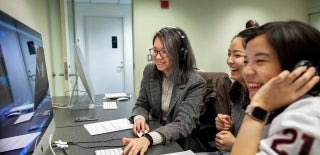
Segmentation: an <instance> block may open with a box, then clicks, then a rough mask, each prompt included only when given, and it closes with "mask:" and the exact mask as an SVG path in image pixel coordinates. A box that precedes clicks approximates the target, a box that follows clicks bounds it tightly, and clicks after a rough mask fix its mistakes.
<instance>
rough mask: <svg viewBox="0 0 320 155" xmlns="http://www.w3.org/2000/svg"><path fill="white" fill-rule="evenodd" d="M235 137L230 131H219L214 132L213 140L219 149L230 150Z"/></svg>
mask: <svg viewBox="0 0 320 155" xmlns="http://www.w3.org/2000/svg"><path fill="white" fill-rule="evenodd" d="M235 141H236V138H235V137H234V136H233V134H232V133H231V132H230V131H220V132H218V133H217V134H216V138H215V142H216V147H217V149H219V150H224V151H230V150H231V148H232V145H233V143H234V142H235Z"/></svg>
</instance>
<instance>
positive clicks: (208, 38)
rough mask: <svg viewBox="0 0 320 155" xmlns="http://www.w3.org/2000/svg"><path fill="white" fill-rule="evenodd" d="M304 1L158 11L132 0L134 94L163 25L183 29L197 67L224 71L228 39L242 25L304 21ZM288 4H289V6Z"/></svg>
mask: <svg viewBox="0 0 320 155" xmlns="http://www.w3.org/2000/svg"><path fill="white" fill-rule="evenodd" d="M306 3H307V2H306V1H305V0H281V1H279V0H268V1H262V0H241V1H234V0H201V1H199V0H197V1H196V0H169V9H161V7H160V2H159V1H158V0H134V1H133V32H134V39H133V40H134V58H135V59H134V62H135V71H134V72H135V89H136V90H135V92H136V93H138V92H139V87H140V80H141V78H142V72H143V69H144V66H145V65H146V64H147V63H148V62H147V59H146V54H147V53H148V49H149V48H150V47H152V37H153V35H154V34H155V32H156V31H158V30H159V29H161V28H162V27H164V26H168V25H173V26H178V27H181V28H182V29H184V30H185V31H186V33H187V35H188V37H189V39H190V41H191V44H192V46H193V50H194V52H195V56H196V59H197V64H198V68H199V69H201V70H203V71H215V72H227V73H229V69H228V67H227V65H226V63H225V59H226V56H227V49H228V47H229V43H230V41H231V38H232V37H233V36H234V35H235V34H236V33H237V32H239V31H240V30H242V29H244V27H245V22H246V21H247V20H249V19H255V20H257V21H258V22H259V23H260V24H263V23H266V22H269V21H274V20H288V19H295V20H300V21H304V22H307V21H308V16H307V4H306ZM288 4H290V5H288Z"/></svg>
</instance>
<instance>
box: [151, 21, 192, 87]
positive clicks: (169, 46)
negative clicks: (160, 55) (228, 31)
mask: <svg viewBox="0 0 320 155" xmlns="http://www.w3.org/2000/svg"><path fill="white" fill-rule="evenodd" d="M181 37H183V39H182V38H181ZM156 38H159V39H160V40H161V42H162V43H163V45H164V48H165V50H166V52H167V54H168V57H169V59H170V60H171V61H172V68H171V69H170V73H169V76H168V77H166V78H167V80H169V81H171V82H173V83H174V84H183V83H186V82H187V81H188V77H189V74H190V73H191V72H193V71H195V69H196V60H195V57H194V54H193V50H192V47H191V44H190V42H189V39H188V37H187V35H186V33H185V32H184V31H183V30H182V29H180V28H178V27H164V28H162V29H161V30H160V31H159V32H157V33H156V34H155V35H154V37H153V40H152V44H153V43H154V41H155V39H156ZM183 46H184V47H183ZM181 48H185V50H187V51H186V53H185V55H183V54H181V53H180V52H181ZM182 56H183V57H184V58H182ZM153 77H154V78H163V74H162V72H161V71H159V70H158V69H157V67H156V66H155V68H154V75H153Z"/></svg>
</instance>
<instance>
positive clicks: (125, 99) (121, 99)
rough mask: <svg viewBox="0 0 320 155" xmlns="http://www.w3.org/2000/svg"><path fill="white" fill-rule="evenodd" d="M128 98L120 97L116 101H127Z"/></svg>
mask: <svg viewBox="0 0 320 155" xmlns="http://www.w3.org/2000/svg"><path fill="white" fill-rule="evenodd" d="M128 99H129V98H127V97H120V98H117V101H127V100H128Z"/></svg>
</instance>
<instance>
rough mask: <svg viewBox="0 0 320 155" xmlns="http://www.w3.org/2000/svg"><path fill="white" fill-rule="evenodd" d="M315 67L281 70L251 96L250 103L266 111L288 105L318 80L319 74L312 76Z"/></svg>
mask: <svg viewBox="0 0 320 155" xmlns="http://www.w3.org/2000/svg"><path fill="white" fill-rule="evenodd" d="M314 74H315V68H314V67H310V68H309V69H307V68H306V67H299V68H297V69H295V70H294V71H292V72H291V73H290V72H289V71H282V72H281V73H280V74H279V75H278V76H276V77H274V78H272V79H271V80H269V81H268V82H267V83H266V84H264V85H263V86H262V87H261V88H260V90H259V91H258V92H257V93H256V94H255V95H254V96H253V98H252V100H251V104H253V105H258V106H261V107H262V108H264V109H266V110H268V111H274V110H276V109H278V108H281V107H283V106H286V105H289V104H290V103H292V102H294V101H295V100H297V99H298V98H300V97H301V96H303V95H304V94H305V93H307V92H308V91H309V90H310V89H311V88H312V87H313V86H314V85H315V84H317V83H318V82H319V76H314Z"/></svg>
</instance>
